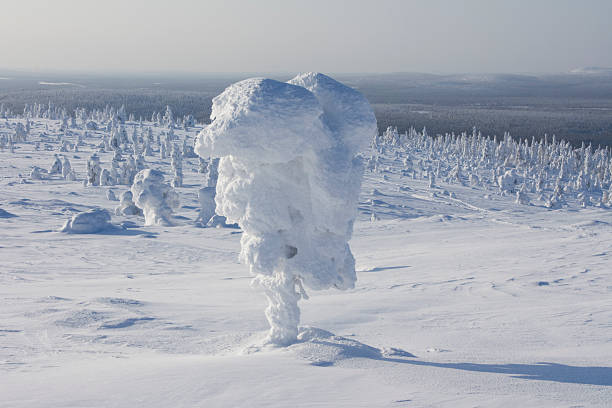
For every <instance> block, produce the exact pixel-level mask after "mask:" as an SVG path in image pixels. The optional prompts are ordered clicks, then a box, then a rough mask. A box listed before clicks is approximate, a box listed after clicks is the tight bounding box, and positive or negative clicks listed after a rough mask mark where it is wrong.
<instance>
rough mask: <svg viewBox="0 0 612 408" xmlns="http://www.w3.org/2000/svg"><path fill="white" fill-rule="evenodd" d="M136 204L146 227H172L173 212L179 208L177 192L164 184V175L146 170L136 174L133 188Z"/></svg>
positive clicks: (152, 170) (156, 171)
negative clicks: (142, 215)
mask: <svg viewBox="0 0 612 408" xmlns="http://www.w3.org/2000/svg"><path fill="white" fill-rule="evenodd" d="M131 192H132V195H133V197H134V203H135V204H136V206H137V207H138V208H140V209H142V212H143V214H144V217H145V225H164V226H171V225H173V222H172V220H171V216H172V211H173V210H174V209H175V208H177V207H178V206H179V197H178V194H177V193H176V191H174V189H173V188H172V187H170V186H169V185H168V184H166V183H164V173H162V172H161V171H159V170H154V169H146V170H142V171H140V172H139V173H138V174H136V177H135V178H134V184H132V188H131Z"/></svg>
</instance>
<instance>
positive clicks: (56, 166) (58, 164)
mask: <svg viewBox="0 0 612 408" xmlns="http://www.w3.org/2000/svg"><path fill="white" fill-rule="evenodd" d="M49 174H62V161H61V160H60V158H59V157H58V155H57V154H56V155H55V157H54V159H53V164H51V167H50V168H49Z"/></svg>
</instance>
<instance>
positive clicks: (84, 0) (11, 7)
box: [0, 0, 612, 73]
mask: <svg viewBox="0 0 612 408" xmlns="http://www.w3.org/2000/svg"><path fill="white" fill-rule="evenodd" d="M611 21H612V0H582V1H579V0H575V1H566V0H504V1H502V0H463V1H462V0H404V1H401V0H353V1H349V0H327V1H321V0H252V1H247V0H242V1H237V0H220V1H210V0H163V1H158V0H95V1H94V0H2V1H1V2H0V69H16V70H29V71H32V70H34V71H48V70H71V71H91V72H165V71H169V72H194V73H201V72H295V71H310V70H313V71H321V72H330V73H331V72H398V71H405V72H435V73H451V72H564V71H568V70H570V69H572V68H576V67H584V66H607V67H610V66H612V23H611Z"/></svg>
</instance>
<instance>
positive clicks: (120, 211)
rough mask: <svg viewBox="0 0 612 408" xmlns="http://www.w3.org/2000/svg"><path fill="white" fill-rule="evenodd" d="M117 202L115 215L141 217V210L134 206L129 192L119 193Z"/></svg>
mask: <svg viewBox="0 0 612 408" xmlns="http://www.w3.org/2000/svg"><path fill="white" fill-rule="evenodd" d="M109 191H111V190H109ZM119 200H120V202H119V205H118V206H117V208H115V215H142V210H141V209H140V208H138V207H136V204H134V199H133V194H132V192H131V191H130V190H127V191H124V192H123V193H121V195H120V196H119Z"/></svg>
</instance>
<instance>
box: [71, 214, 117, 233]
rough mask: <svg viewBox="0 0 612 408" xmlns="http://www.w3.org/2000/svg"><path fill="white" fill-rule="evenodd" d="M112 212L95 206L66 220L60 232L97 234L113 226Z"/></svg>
mask: <svg viewBox="0 0 612 408" xmlns="http://www.w3.org/2000/svg"><path fill="white" fill-rule="evenodd" d="M110 221H111V216H110V213H109V212H108V211H107V210H105V209H103V208H94V209H92V210H89V211H85V212H82V213H78V214H75V215H74V216H72V218H71V219H69V220H68V221H66V223H65V224H64V226H63V227H62V229H60V232H67V233H70V234H95V233H97V232H101V231H104V230H106V229H109V228H113V225H112V224H111V223H110Z"/></svg>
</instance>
